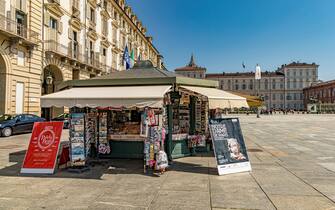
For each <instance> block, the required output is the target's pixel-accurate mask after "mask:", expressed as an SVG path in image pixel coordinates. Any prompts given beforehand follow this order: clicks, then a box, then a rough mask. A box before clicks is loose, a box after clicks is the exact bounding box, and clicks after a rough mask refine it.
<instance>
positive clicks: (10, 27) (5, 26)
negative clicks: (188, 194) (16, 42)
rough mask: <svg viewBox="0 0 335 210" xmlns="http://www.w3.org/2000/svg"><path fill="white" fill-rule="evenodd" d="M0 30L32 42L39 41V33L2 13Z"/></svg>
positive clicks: (0, 15)
mask: <svg viewBox="0 0 335 210" xmlns="http://www.w3.org/2000/svg"><path fill="white" fill-rule="evenodd" d="M0 30H2V31H5V32H7V33H9V34H10V35H12V36H16V37H19V38H22V39H24V40H26V41H29V42H32V43H34V44H36V43H37V42H38V41H39V38H38V37H39V34H38V33H37V32H35V31H32V30H30V29H28V28H27V26H25V25H23V24H20V23H18V22H16V21H15V20H12V19H10V18H7V17H6V16H4V15H2V14H0Z"/></svg>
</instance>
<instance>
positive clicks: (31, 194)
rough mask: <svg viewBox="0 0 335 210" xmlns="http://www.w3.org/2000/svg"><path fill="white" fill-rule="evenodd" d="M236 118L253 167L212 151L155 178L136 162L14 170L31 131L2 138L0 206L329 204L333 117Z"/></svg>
mask: <svg viewBox="0 0 335 210" xmlns="http://www.w3.org/2000/svg"><path fill="white" fill-rule="evenodd" d="M240 120H241V126H242V131H243V134H244V137H245V139H246V144H247V147H248V150H249V156H250V159H251V164H252V168H253V171H252V172H251V173H240V174H233V175H227V176H218V175H217V171H216V165H215V160H214V157H212V156H211V155H202V156H200V155H199V156H196V157H187V158H181V159H178V160H176V161H175V162H174V164H173V167H172V168H171V169H170V170H169V171H168V172H167V173H165V174H164V175H162V176H161V177H152V176H145V175H143V174H142V161H140V160H111V161H109V162H108V163H106V164H105V165H96V166H95V167H93V168H92V169H91V170H90V171H89V172H86V173H83V174H73V173H68V172H66V171H59V172H57V173H56V174H55V175H53V176H27V175H19V169H20V166H21V164H22V159H23V157H24V154H25V150H26V148H27V143H28V141H29V137H30V135H29V134H26V135H19V136H13V137H10V138H0V209H192V210H193V209H201V210H204V209H283V210H287V209H294V210H298V209H328V210H330V209H335V115H288V116H283V115H274V116H262V118H261V119H256V117H255V116H254V115H250V116H240ZM63 138H64V139H66V132H65V135H64V137H63ZM110 166H113V167H110Z"/></svg>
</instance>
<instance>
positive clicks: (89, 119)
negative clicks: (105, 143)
mask: <svg viewBox="0 0 335 210" xmlns="http://www.w3.org/2000/svg"><path fill="white" fill-rule="evenodd" d="M96 132H97V115H96V113H88V114H86V120H85V134H86V136H85V137H86V141H85V146H86V156H88V155H89V154H90V151H91V144H96Z"/></svg>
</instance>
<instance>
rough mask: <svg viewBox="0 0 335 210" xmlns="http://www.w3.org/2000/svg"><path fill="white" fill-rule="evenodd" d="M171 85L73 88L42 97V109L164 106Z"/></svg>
mask: <svg viewBox="0 0 335 210" xmlns="http://www.w3.org/2000/svg"><path fill="white" fill-rule="evenodd" d="M171 87H172V86H171V85H161V86H118V87H81V88H71V89H68V90H63V91H60V92H56V93H52V94H49V95H44V96H42V97H41V106H42V107H52V106H55V107H64V106H65V107H92V108H94V107H125V108H132V107H139V108H141V107H147V106H148V107H152V108H159V107H162V106H163V98H164V94H165V93H166V92H168V91H169V90H170V89H171Z"/></svg>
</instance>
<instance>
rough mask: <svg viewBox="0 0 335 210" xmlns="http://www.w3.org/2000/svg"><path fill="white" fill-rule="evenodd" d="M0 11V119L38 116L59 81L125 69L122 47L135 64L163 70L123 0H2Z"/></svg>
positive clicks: (148, 39)
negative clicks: (149, 64) (5, 115)
mask: <svg viewBox="0 0 335 210" xmlns="http://www.w3.org/2000/svg"><path fill="white" fill-rule="evenodd" d="M0 10H1V11H0V43H1V48H0V52H1V57H0V64H1V69H0V75H1V76H0V88H1V89H0V96H3V97H0V114H3V113H8V114H10V113H12V114H13V113H23V112H29V113H35V114H40V111H41V110H40V103H39V97H40V96H41V95H43V94H49V93H52V92H55V91H57V85H58V84H59V83H61V82H62V81H65V80H72V79H87V78H91V77H95V76H97V75H104V74H108V73H110V72H113V71H122V70H125V65H124V62H123V59H122V56H123V52H124V49H125V46H126V45H127V46H128V50H129V52H132V51H133V52H134V57H135V60H137V59H138V58H140V59H141V60H150V61H151V62H152V63H153V64H154V66H158V67H162V60H161V58H162V56H161V55H160V54H159V52H158V50H157V49H156V48H155V47H154V45H153V43H152V37H150V36H147V35H146V28H145V27H144V26H143V24H142V23H141V21H140V20H139V19H138V18H137V16H136V15H135V14H134V13H133V11H132V9H131V7H130V6H128V5H126V4H125V1H124V0H44V1H42V0H0ZM44 111H46V112H49V113H44V114H46V115H47V116H54V115H57V114H59V113H61V112H62V111H63V110H60V109H55V108H54V109H52V110H44Z"/></svg>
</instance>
